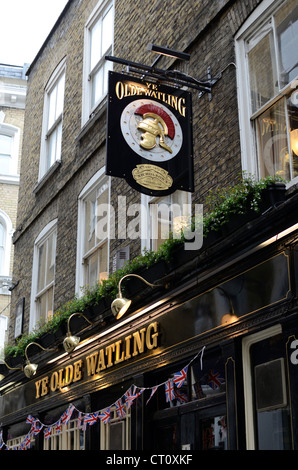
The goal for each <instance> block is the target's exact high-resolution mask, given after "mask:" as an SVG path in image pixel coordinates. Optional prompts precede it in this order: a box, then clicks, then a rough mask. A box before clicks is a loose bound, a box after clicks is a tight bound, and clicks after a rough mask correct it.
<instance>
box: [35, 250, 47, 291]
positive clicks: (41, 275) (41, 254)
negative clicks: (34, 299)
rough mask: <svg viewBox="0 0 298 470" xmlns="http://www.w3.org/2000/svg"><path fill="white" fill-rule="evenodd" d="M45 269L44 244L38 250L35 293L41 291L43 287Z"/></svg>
mask: <svg viewBox="0 0 298 470" xmlns="http://www.w3.org/2000/svg"><path fill="white" fill-rule="evenodd" d="M45 269H46V245H45V243H44V244H43V245H41V247H40V248H39V257H38V282H37V292H39V291H41V290H42V289H43V288H44V287H45Z"/></svg>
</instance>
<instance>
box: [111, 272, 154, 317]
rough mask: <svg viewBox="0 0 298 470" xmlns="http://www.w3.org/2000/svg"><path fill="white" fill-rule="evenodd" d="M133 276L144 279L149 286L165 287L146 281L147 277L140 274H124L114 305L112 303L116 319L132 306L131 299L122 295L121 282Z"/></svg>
mask: <svg viewBox="0 0 298 470" xmlns="http://www.w3.org/2000/svg"><path fill="white" fill-rule="evenodd" d="M131 276H133V277H137V278H138V279H140V280H141V281H143V282H144V283H145V284H147V286H149V287H163V285H162V284H151V283H150V282H148V281H146V279H144V278H143V277H141V276H139V275H138V274H126V276H123V277H122V278H121V279H120V281H119V284H118V297H117V298H116V299H115V300H113V302H112V305H111V309H112V312H113V315H114V316H115V317H116V320H119V319H120V318H121V317H122V316H123V315H124V314H125V313H126V312H127V310H128V308H129V307H130V304H131V300H129V299H125V297H123V296H122V292H121V282H122V281H123V279H125V278H127V277H131Z"/></svg>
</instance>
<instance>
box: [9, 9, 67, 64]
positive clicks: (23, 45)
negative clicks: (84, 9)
mask: <svg viewBox="0 0 298 470" xmlns="http://www.w3.org/2000/svg"><path fill="white" fill-rule="evenodd" d="M67 1H68V0H0V63H1V64H7V65H21V66H22V65H24V64H25V63H27V64H30V63H31V62H32V61H33V59H34V58H35V56H36V54H37V53H38V51H39V49H40V48H41V46H42V45H43V43H44V41H45V39H46V38H47V36H48V34H49V33H50V31H51V29H52V27H53V26H54V24H55V22H56V20H57V19H58V17H59V15H60V13H61V12H62V10H63V8H64V7H65V5H66V3H67Z"/></svg>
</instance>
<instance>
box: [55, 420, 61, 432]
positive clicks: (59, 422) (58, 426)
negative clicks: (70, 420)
mask: <svg viewBox="0 0 298 470" xmlns="http://www.w3.org/2000/svg"><path fill="white" fill-rule="evenodd" d="M55 431H56V433H57V434H60V432H61V431H62V424H61V421H60V420H59V421H58V423H57V424H56V426H55Z"/></svg>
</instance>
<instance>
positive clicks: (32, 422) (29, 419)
mask: <svg viewBox="0 0 298 470" xmlns="http://www.w3.org/2000/svg"><path fill="white" fill-rule="evenodd" d="M36 421H37V420H36V418H33V416H32V415H28V416H27V419H26V423H27V424H31V426H33V424H34V423H35V422H36Z"/></svg>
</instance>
